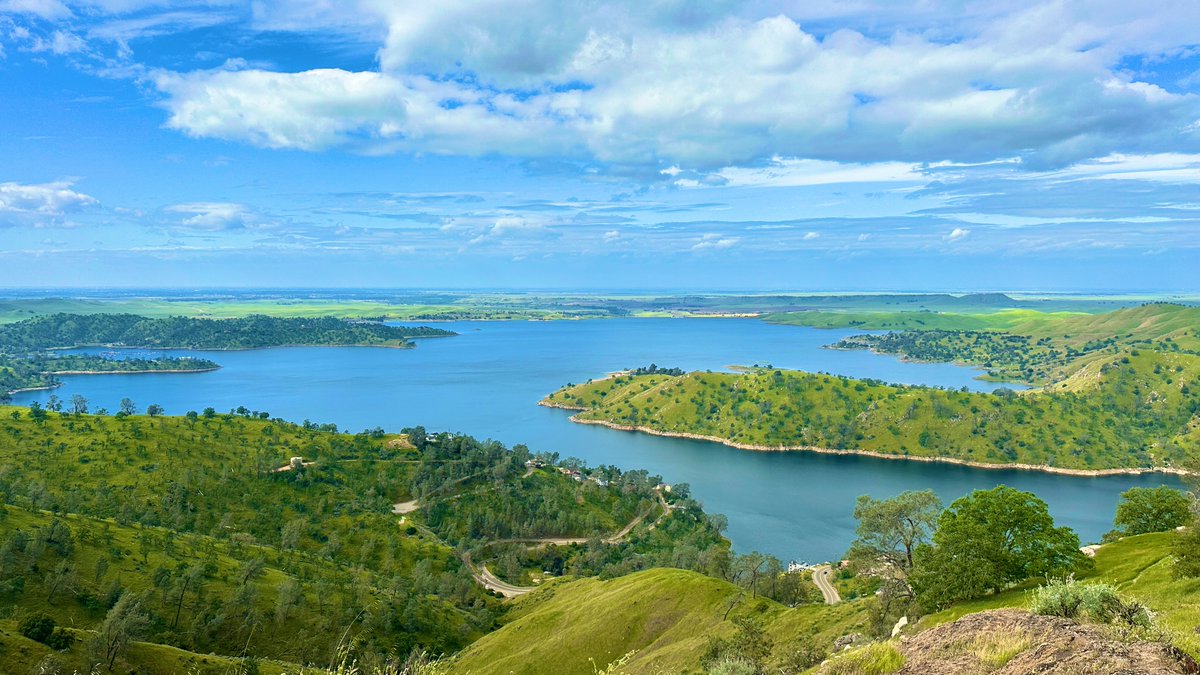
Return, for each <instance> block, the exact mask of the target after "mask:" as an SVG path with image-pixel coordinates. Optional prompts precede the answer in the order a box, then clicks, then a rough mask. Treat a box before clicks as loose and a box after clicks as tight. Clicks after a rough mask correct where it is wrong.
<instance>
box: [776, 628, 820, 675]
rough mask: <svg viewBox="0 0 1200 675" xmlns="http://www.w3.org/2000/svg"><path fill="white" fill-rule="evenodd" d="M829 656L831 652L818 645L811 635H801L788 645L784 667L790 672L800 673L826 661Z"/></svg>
mask: <svg viewBox="0 0 1200 675" xmlns="http://www.w3.org/2000/svg"><path fill="white" fill-rule="evenodd" d="M828 655H829V650H827V649H825V648H823V647H821V646H820V645H818V644H817V641H816V640H814V639H813V637H812V636H811V635H801V636H800V637H799V638H797V639H796V640H794V641H793V642H792V643H791V644H789V645H787V652H786V656H784V659H783V667H784V668H785V669H786V670H787V671H788V672H800V671H802V670H807V669H808V668H812V667H813V666H815V665H817V664H818V663H820V662H822V661H824V660H825V657H826V656H828Z"/></svg>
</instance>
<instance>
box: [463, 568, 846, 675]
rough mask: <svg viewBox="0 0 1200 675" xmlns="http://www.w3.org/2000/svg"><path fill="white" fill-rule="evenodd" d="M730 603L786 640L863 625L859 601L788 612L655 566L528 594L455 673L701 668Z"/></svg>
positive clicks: (720, 584) (828, 635)
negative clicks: (615, 665)
mask: <svg viewBox="0 0 1200 675" xmlns="http://www.w3.org/2000/svg"><path fill="white" fill-rule="evenodd" d="M739 597H740V598H741V599H740V600H738V598H739ZM731 603H733V604H736V606H735V608H734V609H733V611H732V612H731V613H730V618H732V617H734V616H739V615H747V616H751V617H754V618H756V619H757V620H759V621H760V622H762V623H763V624H764V625H766V626H767V631H768V633H769V634H770V635H771V636H772V637H773V638H774V640H775V643H776V644H777V645H781V646H782V645H785V644H786V642H787V641H788V638H789V637H794V636H795V635H798V634H801V633H811V634H816V635H818V636H819V638H818V639H820V640H823V641H826V642H831V641H832V640H833V639H835V638H837V637H838V636H840V635H842V634H844V633H847V632H851V631H853V630H858V629H859V627H860V626H861V625H862V624H863V622H864V621H865V611H864V608H863V606H862V604H861V603H858V604H847V605H842V606H838V607H825V606H823V605H810V606H802V607H799V608H796V609H788V608H786V607H783V606H782V605H779V604H777V603H774V602H771V601H769V600H764V599H762V598H756V599H755V598H751V597H750V596H748V595H745V593H744V591H742V589H739V588H738V587H736V586H734V585H732V584H729V583H726V582H724V581H721V580H719V579H713V578H711V577H706V576H702V575H699V574H695V573H692V572H685V571H682V570H668V569H654V570H648V571H645V572H638V573H636V574H631V575H628V576H624V577H620V578H617V579H612V580H609V581H601V580H598V579H583V580H579V581H574V582H569V583H558V584H554V585H552V586H551V587H548V588H546V589H542V590H539V591H538V592H537V593H534V594H531V595H529V596H526V598H525V599H523V600H521V601H520V602H519V603H518V604H517V605H516V606H515V608H514V609H513V610H512V611H511V614H510V616H509V617H508V620H507V623H506V625H505V626H504V627H503V628H501V629H500V630H497V631H495V632H493V633H490V634H488V635H486V636H484V637H483V638H481V639H480V640H479V641H477V642H476V643H474V644H472V645H471V646H470V647H468V648H467V649H466V650H465V651H464V652H462V654H461V655H460V656H459V657H458V658H457V659H455V661H454V668H453V672H455V673H471V674H472V675H489V674H491V673H497V674H499V673H509V672H515V673H522V674H523V675H525V674H527V675H541V674H543V673H544V674H545V675H560V674H561V675H565V674H569V673H591V672H593V671H592V661H589V658H591V659H594V663H595V665H596V666H597V667H599V668H601V669H602V668H603V667H604V666H605V665H606V664H608V663H612V662H614V661H616V660H618V659H620V658H621V657H623V656H624V655H626V654H628V653H630V652H634V654H633V656H632V657H631V658H630V660H629V661H628V662H627V663H626V664H625V666H624V668H623V670H622V671H621V672H630V673H647V674H649V673H682V672H697V671H698V670H699V661H700V656H701V654H703V652H704V647H705V644H706V643H707V640H708V639H709V637H710V636H723V635H728V634H731V633H732V632H733V626H732V623H731V622H730V621H728V620H723V617H724V615H725V613H726V610H727V609H728V608H729V606H730V604H731Z"/></svg>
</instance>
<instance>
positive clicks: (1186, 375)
mask: <svg viewBox="0 0 1200 675" xmlns="http://www.w3.org/2000/svg"><path fill="white" fill-rule="evenodd" d="M1086 372H1087V373H1092V374H1094V375H1092V376H1091V377H1085V376H1084V374H1081V375H1080V376H1079V378H1077V379H1075V380H1072V381H1070V382H1068V383H1066V386H1065V387H1058V388H1055V389H1053V390H1052V391H1050V392H1034V393H1030V394H1028V395H1023V396H1016V397H1012V396H1009V397H1001V396H997V395H994V394H983V393H966V392H953V391H943V390H938V389H929V388H923V387H892V386H888V385H882V384H878V383H872V382H863V381H857V380H851V379H848V378H842V377H834V376H829V375H820V374H810V373H801V372H795V371H768V370H754V371H750V372H747V373H740V374H729V373H690V374H687V375H683V376H679V377H670V376H662V375H649V376H637V377H629V376H625V377H618V378H612V379H605V380H599V381H594V382H590V383H586V384H582V385H577V386H572V387H567V388H564V389H562V390H559V391H558V392H555V393H553V394H551V395H550V396H549V397H547V399H546V402H547V403H551V404H557V405H564V406H570V407H577V408H580V409H582V410H583V411H584V412H582V413H580V414H579V418H580V419H581V420H601V421H606V422H610V423H614V424H618V425H627V426H637V427H642V428H649V429H653V430H657V431H662V432H667V433H684V434H689V433H690V434H698V435H701V436H710V437H715V438H720V439H724V440H727V441H730V442H732V443H737V444H745V445H753V446H766V447H781V446H815V447H824V448H837V449H856V450H867V451H873V452H880V453H885V454H894V455H901V456H914V457H949V458H955V459H962V460H968V461H976V462H985V463H1002V464H1005V463H1019V464H1037V465H1048V466H1054V467H1060V468H1073V469H1091V470H1096V469H1109V468H1121V467H1145V466H1180V465H1184V464H1186V463H1188V462H1191V461H1194V460H1196V459H1198V458H1200V446H1198V445H1197V443H1196V440H1197V435H1198V434H1196V433H1194V431H1195V429H1194V425H1193V426H1189V424H1191V423H1193V422H1194V415H1195V411H1197V410H1200V356H1194V355H1190V354H1163V353H1158V352H1149V351H1142V352H1129V353H1125V354H1117V355H1110V356H1109V357H1108V358H1107V359H1106V360H1104V361H1102V362H1096V363H1095V364H1093V365H1092V366H1091V368H1090V369H1089V370H1087V371H1086Z"/></svg>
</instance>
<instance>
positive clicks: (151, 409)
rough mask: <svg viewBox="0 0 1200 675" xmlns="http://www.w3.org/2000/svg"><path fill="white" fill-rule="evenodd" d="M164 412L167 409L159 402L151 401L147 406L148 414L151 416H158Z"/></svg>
mask: <svg viewBox="0 0 1200 675" xmlns="http://www.w3.org/2000/svg"><path fill="white" fill-rule="evenodd" d="M164 412H166V411H165V410H163V407H162V406H161V405H159V404H157V403H151V404H150V405H148V406H146V414H147V415H149V416H150V417H158V416H159V415H161V414H163V413H164Z"/></svg>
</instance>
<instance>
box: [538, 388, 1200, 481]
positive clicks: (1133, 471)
mask: <svg viewBox="0 0 1200 675" xmlns="http://www.w3.org/2000/svg"><path fill="white" fill-rule="evenodd" d="M538 405H540V406H543V407H546V408H558V409H560V410H572V411H577V412H586V411H587V410H589V409H588V408H586V407H583V406H571V405H563V404H561V403H552V402H549V401H546V400H544V399H543V400H541V401H538ZM570 420H571V421H572V422H575V423H577V424H594V425H596V426H601V427H607V428H609V429H615V430H617V431H633V432H640V433H644V434H650V435H652V436H665V437H668V438H686V439H689V440H695V441H707V442H709V443H720V444H721V445H725V446H728V447H731V448H736V449H738V450H750V451H752V452H815V453H819V454H822V455H858V456H861V457H873V458H876V459H894V460H901V461H911V462H936V463H939V464H957V465H959V466H969V467H972V468H975V469H991V470H1002V469H1015V470H1018V471H1040V472H1042V473H1052V474H1059V475H1064V476H1080V477H1093V478H1095V477H1100V476H1140V475H1143V474H1147V473H1163V474H1170V475H1174V476H1191V475H1196V472H1194V471H1188V470H1186V469H1176V468H1173V467H1165V466H1163V467H1142V468H1129V469H1066V468H1063V467H1058V466H1048V465H1045V464H996V463H994V462H977V461H974V460H969V459H958V458H955V457H922V456H914V455H897V454H891V453H886V452H876V451H874V450H846V449H838V448H820V447H816V446H812V445H752V444H749V443H738V442H736V441H731V440H729V439H728V438H721V437H720V436H704V435H702V434H690V433H686V432H675V431H661V430H659V429H653V428H650V427H642V426H633V425H628V424H617V423H615V422H609V421H608V420H589V419H581V418H580V417H579V415H578V414H576V415H572V416H571V417H570Z"/></svg>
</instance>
